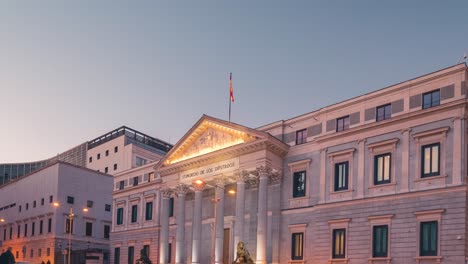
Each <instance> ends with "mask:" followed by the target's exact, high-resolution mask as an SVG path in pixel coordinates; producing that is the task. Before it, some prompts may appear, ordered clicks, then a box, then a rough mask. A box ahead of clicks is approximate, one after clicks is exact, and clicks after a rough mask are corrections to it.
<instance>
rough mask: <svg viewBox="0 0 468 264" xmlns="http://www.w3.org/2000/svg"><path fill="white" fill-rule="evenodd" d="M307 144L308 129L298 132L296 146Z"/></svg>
mask: <svg viewBox="0 0 468 264" xmlns="http://www.w3.org/2000/svg"><path fill="white" fill-rule="evenodd" d="M306 142H307V129H302V130H299V131H296V145H300V144H304V143H306Z"/></svg>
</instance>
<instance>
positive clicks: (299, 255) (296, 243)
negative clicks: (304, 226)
mask: <svg viewBox="0 0 468 264" xmlns="http://www.w3.org/2000/svg"><path fill="white" fill-rule="evenodd" d="M303 249H304V233H293V234H292V240H291V259H292V260H302V259H303V258H304V254H303Z"/></svg>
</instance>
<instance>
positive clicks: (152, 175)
mask: <svg viewBox="0 0 468 264" xmlns="http://www.w3.org/2000/svg"><path fill="white" fill-rule="evenodd" d="M151 179H154V172H150V173H149V175H148V182H150V181H151Z"/></svg>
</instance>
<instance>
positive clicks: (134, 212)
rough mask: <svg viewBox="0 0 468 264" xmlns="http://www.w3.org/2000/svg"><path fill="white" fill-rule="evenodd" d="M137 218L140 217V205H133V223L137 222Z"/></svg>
mask: <svg viewBox="0 0 468 264" xmlns="http://www.w3.org/2000/svg"><path fill="white" fill-rule="evenodd" d="M137 216H138V205H136V204H134V205H132V219H131V222H132V223H135V222H136V221H137Z"/></svg>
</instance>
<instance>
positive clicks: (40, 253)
mask: <svg viewBox="0 0 468 264" xmlns="http://www.w3.org/2000/svg"><path fill="white" fill-rule="evenodd" d="M37 256H38V257H41V256H42V249H41V248H39V249H38V250H37Z"/></svg>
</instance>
